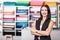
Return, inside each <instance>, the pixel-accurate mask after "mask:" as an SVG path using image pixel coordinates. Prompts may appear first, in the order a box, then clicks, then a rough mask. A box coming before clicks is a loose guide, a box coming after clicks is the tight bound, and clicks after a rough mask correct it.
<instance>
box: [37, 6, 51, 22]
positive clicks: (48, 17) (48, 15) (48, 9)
mask: <svg viewBox="0 0 60 40" xmlns="http://www.w3.org/2000/svg"><path fill="white" fill-rule="evenodd" d="M42 7H46V8H47V11H48V14H47V18H46V21H47V20H51V13H50V8H49V6H48V5H42V6H41V8H42ZM42 18H43V16H42V14H41V10H40V18H39V19H38V20H40V21H41V20H42Z"/></svg>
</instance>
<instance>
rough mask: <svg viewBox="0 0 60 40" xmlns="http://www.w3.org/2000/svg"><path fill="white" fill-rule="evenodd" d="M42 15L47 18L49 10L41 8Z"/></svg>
mask: <svg viewBox="0 0 60 40" xmlns="http://www.w3.org/2000/svg"><path fill="white" fill-rule="evenodd" d="M41 14H42V16H43V17H46V16H47V14H48V10H47V8H46V7H42V8H41Z"/></svg>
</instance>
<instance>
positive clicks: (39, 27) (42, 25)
mask: <svg viewBox="0 0 60 40" xmlns="http://www.w3.org/2000/svg"><path fill="white" fill-rule="evenodd" d="M53 25H54V22H53V21H52V20H51V14H50V8H49V6H48V5H42V7H41V10H40V18H39V19H38V20H36V21H34V23H33V26H32V28H31V33H32V34H33V35H35V38H34V40H51V37H50V33H51V31H52V28H53Z"/></svg>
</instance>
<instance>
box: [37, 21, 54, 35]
mask: <svg viewBox="0 0 60 40" xmlns="http://www.w3.org/2000/svg"><path fill="white" fill-rule="evenodd" d="M53 24H54V22H53V21H50V23H49V27H48V28H47V29H46V31H40V30H39V31H38V30H37V31H36V32H37V33H38V34H40V35H42V36H49V35H50V33H51V31H52V28H53Z"/></svg>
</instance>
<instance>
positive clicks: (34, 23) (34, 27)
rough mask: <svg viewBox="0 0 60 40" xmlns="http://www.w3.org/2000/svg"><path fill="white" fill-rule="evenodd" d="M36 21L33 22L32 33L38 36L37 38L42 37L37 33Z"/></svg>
mask: <svg viewBox="0 0 60 40" xmlns="http://www.w3.org/2000/svg"><path fill="white" fill-rule="evenodd" d="M35 25H36V21H34V22H33V25H32V27H31V33H32V34H33V35H37V36H40V34H39V33H36V26H35Z"/></svg>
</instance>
